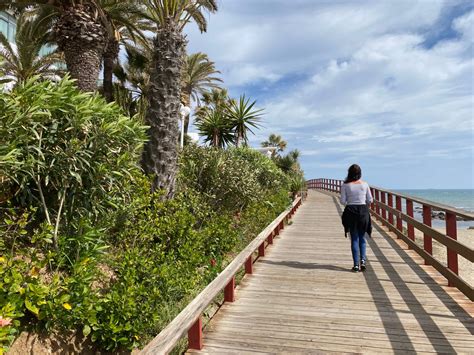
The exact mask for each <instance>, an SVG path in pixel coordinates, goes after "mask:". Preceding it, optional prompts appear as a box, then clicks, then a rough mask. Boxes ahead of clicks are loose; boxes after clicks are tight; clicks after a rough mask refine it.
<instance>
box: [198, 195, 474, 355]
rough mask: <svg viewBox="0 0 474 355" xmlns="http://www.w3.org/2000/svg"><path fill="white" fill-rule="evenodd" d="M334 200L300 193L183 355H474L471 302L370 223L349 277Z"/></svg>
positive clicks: (347, 251)
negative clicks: (198, 346)
mask: <svg viewBox="0 0 474 355" xmlns="http://www.w3.org/2000/svg"><path fill="white" fill-rule="evenodd" d="M341 212H342V210H341V206H340V205H339V203H338V201H337V199H336V197H334V196H332V195H330V194H327V193H323V192H316V191H310V192H309V196H308V199H307V201H306V202H305V203H304V204H303V206H302V207H301V208H300V209H299V210H298V213H297V214H296V215H295V216H294V219H293V224H292V225H290V226H288V228H286V229H285V230H284V231H283V232H282V234H281V235H280V237H279V238H278V240H277V241H276V243H275V244H274V245H273V246H271V248H270V249H269V251H268V254H267V256H265V257H264V258H262V259H261V260H260V261H259V262H257V263H256V264H255V268H254V274H253V275H252V276H250V277H246V278H244V280H243V281H242V283H241V284H240V286H239V289H238V290H237V292H236V301H235V302H233V303H225V304H224V306H223V307H222V309H221V310H220V311H219V312H218V313H217V315H216V316H215V318H214V319H213V320H212V321H211V322H210V324H209V325H208V327H207V328H206V329H205V333H204V348H203V349H202V350H201V351H197V350H189V352H190V353H219V354H223V353H238V354H243V353H246V352H248V353H252V354H255V353H275V352H283V353H295V352H313V351H314V352H317V351H323V352H326V351H335V352H364V353H371V352H373V353H388V352H399V353H400V352H403V353H410V352H422V353H423V352H438V353H454V352H461V353H474V337H473V332H474V324H473V321H472V314H473V313H474V308H473V304H472V303H471V302H470V301H469V300H468V299H467V298H466V297H465V296H464V295H463V294H461V293H460V292H459V291H458V290H457V289H455V288H448V287H445V286H443V285H444V283H445V280H444V279H443V278H442V277H441V276H440V275H439V274H437V273H436V271H435V270H434V269H432V268H431V267H430V266H424V265H422V259H421V258H420V257H418V256H417V255H416V254H415V253H414V252H412V251H410V250H406V247H405V245H404V244H403V243H402V242H399V241H397V240H396V239H394V238H393V237H392V236H391V235H390V234H388V233H387V232H386V231H385V230H384V229H382V228H380V227H379V226H375V228H374V233H373V235H372V236H373V238H372V239H369V240H368V251H367V254H368V259H369V261H368V270H367V271H365V272H363V273H353V272H351V271H350V267H351V266H352V264H351V263H352V261H351V252H350V247H349V240H348V239H346V238H344V233H343V230H342V227H341V225H340V217H339V215H340V213H341Z"/></svg>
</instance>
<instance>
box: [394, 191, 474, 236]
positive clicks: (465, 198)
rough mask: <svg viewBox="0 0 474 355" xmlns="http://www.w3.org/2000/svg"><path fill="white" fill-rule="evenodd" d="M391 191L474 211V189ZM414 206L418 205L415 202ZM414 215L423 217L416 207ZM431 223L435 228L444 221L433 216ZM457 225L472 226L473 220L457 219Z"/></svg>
mask: <svg viewBox="0 0 474 355" xmlns="http://www.w3.org/2000/svg"><path fill="white" fill-rule="evenodd" d="M391 191H393V192H399V193H401V194H404V195H410V196H413V197H419V198H422V199H424V200H429V201H432V202H438V203H441V204H443V205H448V206H451V207H455V208H457V209H460V210H464V211H467V212H474V189H393V190H391ZM414 206H415V207H416V206H420V205H419V204H417V203H415V204H414ZM403 209H404V210H405V206H403ZM414 216H415V218H416V219H417V220H420V221H421V220H422V219H423V217H422V215H421V213H420V211H419V210H416V209H415V213H414ZM432 223H433V227H436V228H441V227H444V226H445V225H446V222H445V221H443V220H439V219H435V218H433V220H432ZM457 225H458V227H459V228H469V227H473V226H474V221H458V222H457Z"/></svg>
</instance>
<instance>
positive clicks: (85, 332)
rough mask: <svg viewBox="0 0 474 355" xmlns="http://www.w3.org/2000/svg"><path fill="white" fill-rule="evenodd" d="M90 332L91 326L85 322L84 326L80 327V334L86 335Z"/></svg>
mask: <svg viewBox="0 0 474 355" xmlns="http://www.w3.org/2000/svg"><path fill="white" fill-rule="evenodd" d="M90 333H91V327H89V326H88V325H87V324H86V325H85V326H84V328H82V334H84V336H85V337H86V336H88V335H89V334H90Z"/></svg>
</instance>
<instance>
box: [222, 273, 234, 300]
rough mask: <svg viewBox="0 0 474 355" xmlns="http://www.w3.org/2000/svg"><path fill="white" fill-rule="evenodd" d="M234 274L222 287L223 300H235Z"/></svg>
mask: <svg viewBox="0 0 474 355" xmlns="http://www.w3.org/2000/svg"><path fill="white" fill-rule="evenodd" d="M234 289H235V276H232V279H231V280H230V281H229V283H228V284H227V285H226V287H225V288H224V301H225V302H234V301H235V293H234Z"/></svg>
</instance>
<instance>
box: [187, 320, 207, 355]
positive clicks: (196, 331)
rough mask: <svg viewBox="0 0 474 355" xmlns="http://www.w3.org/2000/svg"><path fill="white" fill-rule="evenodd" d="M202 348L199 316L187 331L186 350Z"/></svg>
mask: <svg viewBox="0 0 474 355" xmlns="http://www.w3.org/2000/svg"><path fill="white" fill-rule="evenodd" d="M202 347H203V342H202V318H201V316H199V318H198V319H197V320H196V322H195V323H194V324H193V325H192V326H191V328H189V330H188V348H189V349H194V350H201V349H202Z"/></svg>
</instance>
